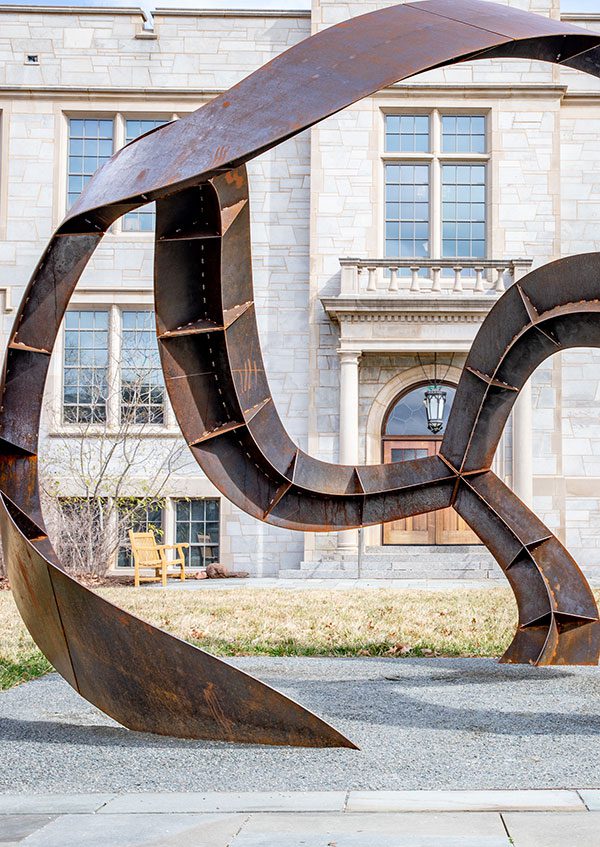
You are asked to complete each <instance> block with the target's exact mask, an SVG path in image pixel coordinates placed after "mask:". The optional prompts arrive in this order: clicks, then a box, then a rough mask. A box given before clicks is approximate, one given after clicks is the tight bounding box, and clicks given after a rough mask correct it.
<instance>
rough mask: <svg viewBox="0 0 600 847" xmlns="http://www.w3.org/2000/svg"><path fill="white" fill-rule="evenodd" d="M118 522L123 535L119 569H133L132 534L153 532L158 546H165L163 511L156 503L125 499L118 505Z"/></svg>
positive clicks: (118, 561)
mask: <svg viewBox="0 0 600 847" xmlns="http://www.w3.org/2000/svg"><path fill="white" fill-rule="evenodd" d="M117 520H118V521H119V531H120V534H121V544H120V546H119V552H118V555H117V567H119V568H132V567H133V564H134V562H133V554H132V552H131V542H130V541H129V530H131V531H132V532H153V533H154V535H155V538H156V541H157V543H158V544H164V541H163V540H162V536H163V509H162V506H160V504H159V503H157V502H156V501H151V502H150V503H148V501H146V500H135V499H130V498H124V499H122V500H120V501H119V503H118V504H117Z"/></svg>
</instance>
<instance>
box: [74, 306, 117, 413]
mask: <svg viewBox="0 0 600 847" xmlns="http://www.w3.org/2000/svg"><path fill="white" fill-rule="evenodd" d="M107 397H108V312H105V311H93V312H92V311H85V312H84V311H81V312H80V311H77V312H76V311H70V312H67V314H66V317H65V345H64V369H63V420H64V422H65V423H103V422H104V421H106V403H107Z"/></svg>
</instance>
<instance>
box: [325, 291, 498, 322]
mask: <svg viewBox="0 0 600 847" xmlns="http://www.w3.org/2000/svg"><path fill="white" fill-rule="evenodd" d="M496 302H497V298H496V297H491V296H486V295H481V296H479V297H478V296H469V295H466V296H465V295H460V296H457V297H453V296H443V297H431V296H427V295H426V296H420V297H419V296H418V295H415V296H412V297H395V296H387V297H368V296H361V297H322V298H321V303H322V305H323V308H324V309H325V311H326V312H327V314H328V315H329V317H330V318H331V319H332V320H333V321H336V323H378V322H379V323H381V322H403V323H481V321H483V320H484V318H485V316H486V315H487V313H488V312H489V310H490V309H491V308H492V306H493V305H494V304H495V303H496Z"/></svg>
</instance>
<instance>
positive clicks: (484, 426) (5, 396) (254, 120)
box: [0, 0, 600, 746]
mask: <svg viewBox="0 0 600 847" xmlns="http://www.w3.org/2000/svg"><path fill="white" fill-rule="evenodd" d="M500 56H502V57H519V58H527V59H539V60H544V61H549V62H555V63H558V64H563V65H568V66H570V67H572V68H577V69H579V70H582V71H586V72H588V73H590V74H592V75H594V76H600V34H595V33H592V32H588V31H586V30H581V29H579V28H577V27H573V26H569V25H566V24H563V23H561V22H558V21H553V20H549V19H546V18H543V17H540V16H538V15H532V14H528V13H524V12H519V11H516V10H514V9H510V8H507V7H505V6H497V5H495V4H492V3H487V2H478V0H428V2H422V3H407V4H404V5H401V6H395V7H391V8H387V9H383V10H380V11H377V12H373V13H371V14H368V15H364V16H362V17H358V18H354V19H353V20H351V21H347V22H345V23H343V24H339V25H338V26H334V27H331V28H330V29H326V30H324V31H322V32H320V33H319V34H317V35H315V36H313V37H312V38H309V39H307V40H306V41H304V42H302V43H300V44H298V45H296V46H295V47H293V48H292V49H291V50H288V51H287V52H286V53H284V54H283V55H281V56H279V57H278V58H276V59H275V60H274V61H272V62H270V63H269V64H268V65H266V66H265V67H263V68H261V69H260V70H258V71H256V73H254V74H252V75H251V76H249V77H248V78H247V79H245V80H243V81H242V82H240V83H239V84H238V85H236V86H234V87H233V88H232V89H231V90H230V91H228V92H227V93H226V94H224V95H222V96H220V97H217V98H216V99H215V100H213V101H212V102H211V103H209V104H208V105H206V106H204V107H203V108H202V109H199V110H198V111H197V112H195V113H194V114H192V115H189V116H187V117H185V118H182V119H181V120H179V121H177V122H175V123H172V124H169V125H167V126H164V127H161V128H160V129H157V130H155V131H153V132H152V133H149V134H147V135H145V136H143V137H141V138H139V139H138V140H137V141H135V142H132V143H131V144H130V145H128V146H127V147H125V148H124V149H122V150H121V151H119V152H118V153H117V154H116V155H115V156H113V158H112V159H111V160H110V161H109V162H108V163H107V164H106V165H105V166H104V167H103V168H102V169H101V170H100V171H99V172H98V173H97V174H96V176H95V177H94V178H93V180H92V181H91V182H90V184H89V186H88V187H87V189H86V190H85V192H84V193H83V194H82V196H81V197H80V199H79V201H78V202H77V203H76V205H75V206H74V207H73V209H72V210H71V211H70V212H69V214H68V215H67V217H66V218H65V220H64V222H63V223H62V224H61V226H60V227H59V229H58V230H57V232H56V233H55V235H54V237H53V238H52V240H51V242H50V244H49V246H48V248H47V250H46V252H45V253H44V255H43V257H42V259H41V261H40V263H39V265H38V267H37V268H36V270H35V272H34V274H33V278H32V280H31V282H30V284H29V287H28V289H27V292H26V294H25V297H24V299H23V302H22V304H21V306H20V309H19V313H18V316H17V319H16V322H15V326H14V329H13V331H12V335H11V338H10V343H9V345H8V351H7V355H6V361H5V370H4V378H3V385H2V406H1V409H0V437H1V441H0V444H1V446H2V462H1V467H0V500H1V505H0V525H1V531H2V537H3V542H4V550H5V557H6V561H7V564H8V571H9V576H10V580H11V584H12V587H13V590H14V596H15V599H16V601H17V604H18V606H19V609H20V611H21V614H22V616H23V618H24V620H25V623H26V624H27V627H28V629H29V630H30V632H31V634H32V636H33V638H34V639H35V641H36V642H37V644H38V645H39V647H40V648H41V649H42V651H43V652H44V653H45V654H46V656H47V657H48V659H49V660H50V661H51V662H52V664H53V665H54V667H55V668H56V669H57V670H58V671H59V672H60V673H61V674H62V675H63V676H64V678H65V679H66V680H67V681H68V682H69V683H70V684H71V685H72V686H73V687H74V688H75V689H76V690H77V691H79V692H80V693H81V694H82V695H83V696H84V697H86V698H87V699H88V700H90V701H91V702H92V703H94V704H95V705H97V706H99V707H100V708H101V709H102V710H104V711H105V712H106V713H108V714H109V715H111V716H112V717H114V718H115V719H116V720H118V721H120V722H121V723H122V724H124V725H126V726H128V727H130V728H132V729H137V730H145V731H148V732H155V733H160V734H165V735H175V736H180V737H193V738H209V739H224V740H228V741H241V742H256V743H270V744H295V745H316V746H338V745H341V746H353V745H352V743H351V742H350V741H348V740H347V739H345V738H344V737H343V736H342V735H340V733H338V732H336V730H334V729H332V728H331V727H330V726H328V725H327V724H326V723H324V722H323V721H322V720H320V719H319V718H317V717H315V716H314V715H312V714H311V713H310V712H308V711H307V710H305V709H303V708H302V707H301V706H299V705H297V704H295V703H293V702H292V701H290V700H289V699H287V698H286V697H284V696H283V695H281V694H278V693H277V692H275V691H273V690H272V689H270V688H268V687H267V686H265V685H263V684H262V683H260V682H258V681H257V680H255V679H252V678H251V677H249V676H247V675H246V674H244V673H242V672H241V671H239V670H237V669H235V668H233V667H231V666H230V665H229V664H227V663H225V662H223V661H220V660H219V659H216V658H214V657H212V656H210V655H208V654H207V653H205V652H203V651H201V650H198V649H196V648H194V647H192V646H191V645H190V644H186V643H184V642H182V641H180V640H178V639H176V638H174V637H172V636H170V635H168V634H167V633H165V632H162V631H161V630H158V629H156V628H154V627H152V626H149V625H148V624H146V623H144V622H143V621H141V620H138V619H137V618H135V617H133V616H131V615H129V614H127V613H126V612H124V611H122V610H120V609H118V608H116V607H115V606H113V605H112V604H110V603H108V602H106V601H105V600H103V599H101V598H100V597H98V596H97V595H95V594H94V593H92V592H90V591H89V590H87V589H86V588H84V587H83V586H82V585H80V584H79V583H77V582H76V581H75V580H73V579H72V578H71V577H69V576H68V575H67V574H66V573H64V571H63V569H62V568H61V565H60V562H59V561H58V560H57V558H56V555H55V553H54V550H53V549H52V545H51V543H50V541H49V539H48V536H47V533H46V530H45V528H44V522H43V517H42V513H41V508H40V500H39V492H38V480H37V469H36V466H37V463H36V452H37V443H38V429H39V421H40V409H41V402H42V393H43V389H44V383H45V380H46V374H47V370H48V365H49V361H50V354H51V351H52V348H53V346H54V342H55V339H56V335H57V333H58V330H59V326H60V323H61V321H62V318H63V315H64V312H65V309H66V308H67V305H68V303H69V299H70V297H71V295H72V293H73V289H74V287H75V285H76V283H77V280H78V279H79V277H80V275H81V273H82V272H83V270H84V268H85V266H86V264H87V263H88V261H89V259H90V258H91V256H92V254H93V253H94V250H95V249H96V247H97V246H98V244H99V243H100V241H101V239H102V236H103V235H104V233H105V231H106V230H107V228H108V227H109V226H110V225H111V224H112V223H113V222H114V221H115V220H116V219H117V218H119V217H120V216H121V215H123V214H125V213H126V212H128V211H130V210H133V209H136V208H137V207H139V206H141V205H143V204H145V203H147V202H149V201H153V200H155V201H157V227H156V261H155V293H156V316H157V332H158V337H159V342H160V348H161V357H162V363H163V368H164V372H165V377H166V384H167V388H168V391H169V395H170V398H171V400H172V403H173V407H174V409H175V412H176V415H177V418H178V420H179V424H180V426H181V429H182V432H183V434H184V436H185V438H186V439H187V441H188V443H189V445H190V449H191V451H192V452H193V454H194V455H195V457H196V459H197V460H198V462H199V463H200V465H201V466H202V468H203V469H204V471H205V472H206V474H207V475H208V477H209V478H210V479H211V480H212V481H213V482H214V483H215V485H216V486H217V487H218V488H219V489H220V490H221V491H222V492H223V494H224V495H225V496H226V497H228V498H229V499H230V500H232V501H233V502H234V503H235V504H236V505H238V506H239V507H240V508H242V509H244V510H245V511H246V512H248V513H249V514H250V515H252V516H254V517H256V518H258V519H259V520H263V521H267V522H269V523H272V524H276V525H278V526H282V527H288V528H292V529H297V530H312V531H327V530H335V529H345V528H349V527H358V526H366V525H369V524H378V523H381V522H384V521H390V520H395V519H397V518H401V517H405V516H409V515H414V514H419V513H423V512H428V511H431V510H435V509H443V508H446V507H448V506H454V508H455V509H456V510H457V511H458V512H459V513H460V514H461V515H462V516H463V518H464V519H465V520H466V521H467V522H468V523H469V525H470V526H471V527H472V528H473V529H474V530H475V531H476V532H477V534H478V535H479V536H480V538H481V539H482V540H483V541H484V543H485V544H486V545H487V546H488V547H489V549H490V550H491V551H492V553H493V554H494V556H495V557H496V559H497V560H498V562H499V563H500V565H501V566H502V568H503V569H504V571H505V572H506V575H507V578H508V580H509V582H510V584H511V586H512V588H513V590H514V592H515V595H516V598H517V602H518V607H519V627H518V630H517V634H516V636H515V639H514V641H513V643H512V644H511V646H510V647H509V649H508V651H507V652H506V654H505V655H504V657H503V661H507V662H529V663H533V664H569V663H578V664H595V663H597V661H598V655H599V651H600V623H599V619H598V610H597V608H596V604H595V602H594V598H593V596H592V593H591V591H590V589H589V587H588V585H587V582H586V581H585V579H584V577H583V575H582V573H581V571H580V570H579V569H578V567H577V565H576V564H575V562H574V561H573V559H572V558H571V557H570V556H569V554H568V553H567V551H566V550H565V549H564V547H562V545H561V544H560V543H559V541H558V540H557V539H556V537H555V536H554V535H553V534H552V533H551V532H550V530H548V529H547V528H546V527H545V526H544V525H543V524H542V523H541V522H540V521H539V520H538V519H537V518H536V517H535V515H533V514H532V513H531V512H530V511H529V510H528V509H527V508H526V507H525V505H524V504H523V503H521V502H520V501H519V500H518V499H517V498H516V497H515V495H514V494H513V493H512V492H511V491H510V490H509V489H507V488H506V486H505V485H504V484H503V483H502V482H501V481H500V480H499V479H498V477H497V476H495V475H494V473H493V472H492V471H491V470H490V465H491V462H492V457H493V455H494V451H495V449H496V446H497V444H498V440H499V438H500V436H501V433H502V430H503V427H504V424H505V422H506V419H507V417H508V415H509V412H510V410H511V408H512V406H513V404H514V401H515V399H516V397H517V396H518V393H519V390H520V389H521V387H522V386H523V384H524V383H525V381H526V380H527V378H528V377H529V376H530V374H531V373H532V372H533V370H534V369H535V368H536V366H537V365H538V364H539V363H540V362H542V361H543V360H544V359H545V358H546V357H548V356H550V355H552V354H553V353H555V352H557V351H559V350H564V349H567V348H569V347H573V346H582V345H592V346H600V254H593V255H589V256H578V257H575V258H571V259H565V260H563V261H560V262H557V263H554V264H552V265H549V266H548V267H545V268H542V269H541V270H538V271H535V272H534V273H532V274H530V275H529V276H528V277H526V278H525V279H524V280H522V281H521V282H520V283H519V284H517V285H514V286H513V287H512V288H511V289H510V290H509V291H508V292H506V294H504V295H503V296H502V298H501V299H500V300H499V301H498V303H497V304H496V306H495V307H494V308H493V309H492V311H491V313H490V315H489V316H488V318H487V320H486V321H485V323H484V325H483V327H482V329H481V331H480V333H479V335H478V337H477V339H476V341H475V344H474V346H473V349H472V351H471V354H470V355H469V358H468V361H467V364H466V367H465V370H464V373H463V375H462V379H461V381H460V385H459V387H458V392H457V398H456V402H455V404H454V407H453V410H452V414H451V416H450V421H449V423H448V428H447V432H446V436H445V438H444V441H443V444H442V448H441V453H440V455H439V456H434V457H429V458H426V459H419V460H417V461H412V462H405V463H400V464H395V465H381V466H369V467H343V466H339V465H330V464H325V463H323V462H320V461H318V460H316V459H313V458H311V457H310V456H308V455H306V454H305V453H303V452H302V451H301V450H299V449H298V448H297V447H296V445H295V444H293V443H292V441H291V440H290V439H289V437H288V435H287V433H286V431H285V429H284V427H283V425H282V423H281V421H280V419H279V417H278V415H277V411H276V409H275V407H274V404H273V401H272V398H271V395H270V392H269V387H268V383H267V378H266V374H265V369H264V365H263V361H262V357H261V352H260V344H259V337H258V331H257V326H256V318H255V313H254V296H253V291H252V272H251V256H250V227H249V221H250V212H249V202H248V180H247V175H246V170H245V167H244V165H245V163H246V162H247V161H249V160H250V159H252V158H253V157H255V156H256V155H258V154H259V153H261V152H264V151H265V150H268V149H270V148H271V147H274V146H275V145H277V144H279V143H280V142H281V141H283V140H285V139H287V138H290V137H292V136H294V135H295V134H297V133H298V132H300V131H302V130H303V129H306V128H307V127H310V126H312V125H313V124H315V123H316V122H318V121H320V120H322V119H323V118H325V117H327V116H329V115H331V114H333V113H335V112H337V111H339V110H340V109H343V108H344V107H345V106H348V105H350V104H352V103H354V102H356V101H357V100H359V99H361V98H363V97H366V96H368V95H370V94H372V93H374V92H376V91H377V90H379V89H380V88H382V87H384V86H387V85H390V84H392V83H394V82H397V81H399V80H402V79H406V78H407V77H410V76H412V75H413V74H416V73H419V72H421V71H425V70H428V69H431V68H436V67H440V66H444V65H449V64H452V63H455V62H461V61H467V60H473V59H478V58H483V57H485V58H491V57H500Z"/></svg>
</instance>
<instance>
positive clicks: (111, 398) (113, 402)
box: [107, 305, 121, 429]
mask: <svg viewBox="0 0 600 847" xmlns="http://www.w3.org/2000/svg"><path fill="white" fill-rule="evenodd" d="M108 326H109V341H108V385H109V390H108V408H107V418H108V425H109V428H111V429H117V428H118V426H119V416H120V408H121V310H120V308H119V307H118V306H114V305H113V306H111V307H110V316H109V323H108Z"/></svg>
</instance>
